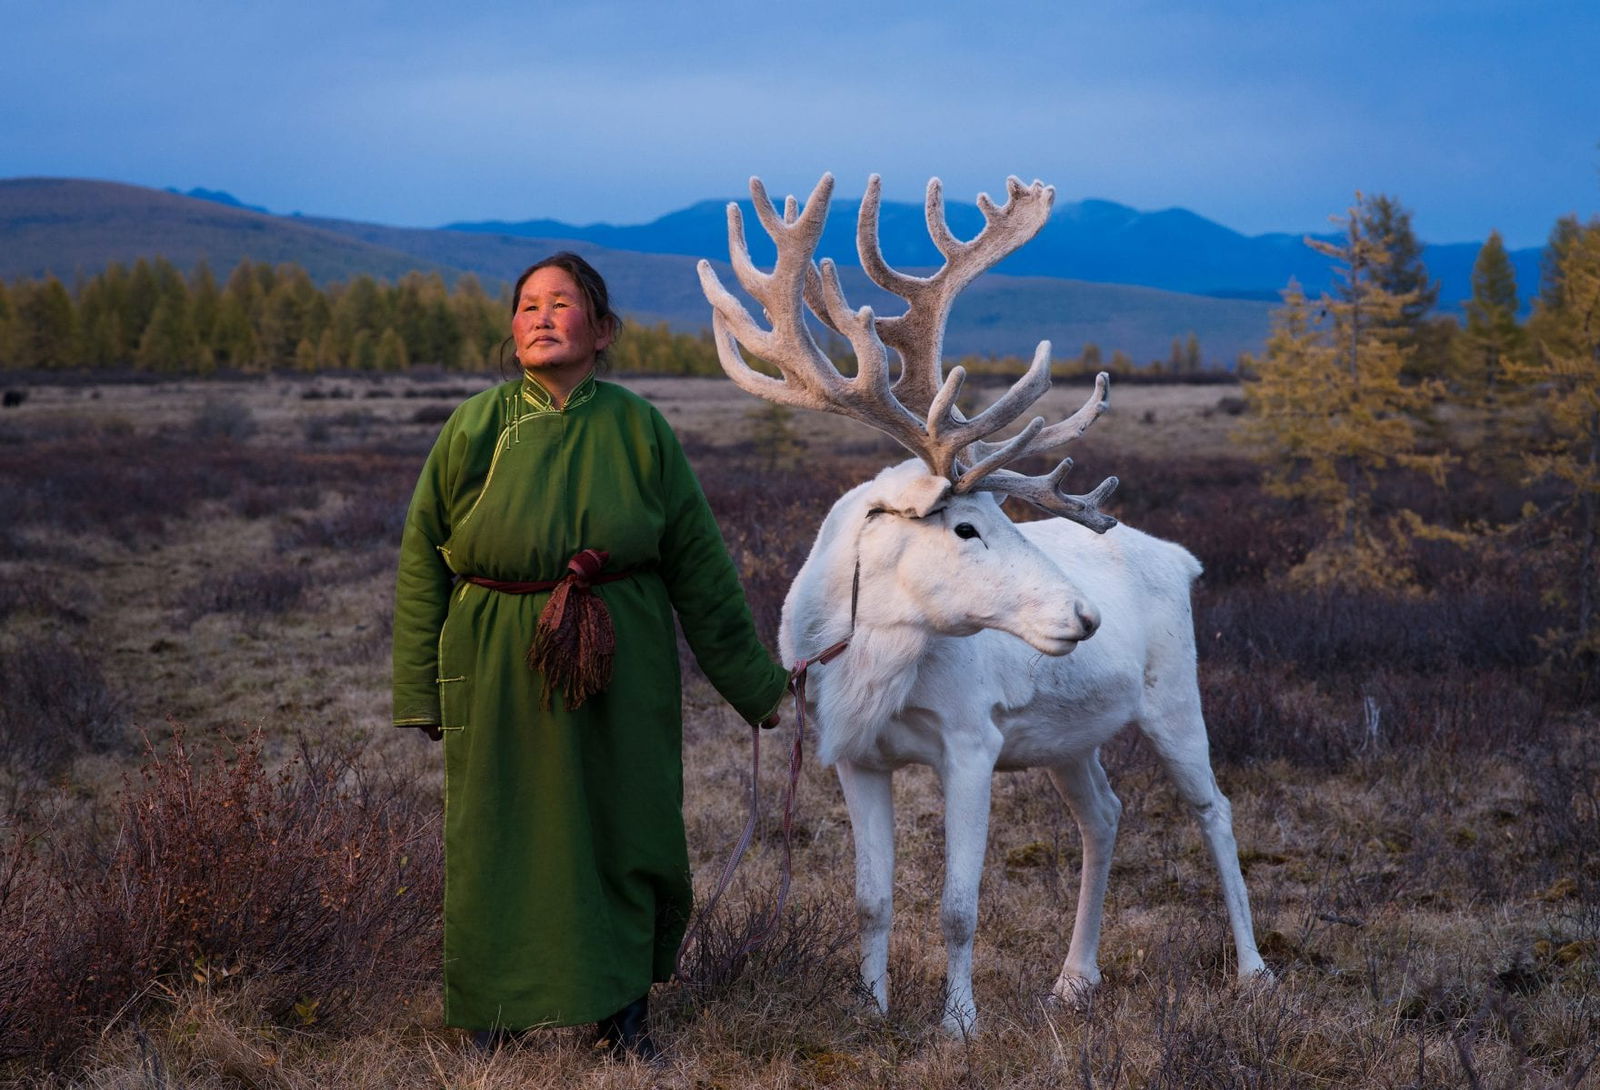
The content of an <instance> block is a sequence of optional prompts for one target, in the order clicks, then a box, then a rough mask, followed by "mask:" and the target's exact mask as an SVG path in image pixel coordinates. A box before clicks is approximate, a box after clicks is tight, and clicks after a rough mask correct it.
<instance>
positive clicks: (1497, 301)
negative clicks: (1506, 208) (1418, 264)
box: [1456, 231, 1525, 417]
mask: <svg viewBox="0 0 1600 1090" xmlns="http://www.w3.org/2000/svg"><path fill="white" fill-rule="evenodd" d="M1465 309H1466V312H1467V328H1466V329H1465V330H1464V331H1463V333H1462V335H1461V337H1460V339H1459V340H1458V341H1457V345H1456V358H1457V363H1458V367H1457V378H1458V380H1459V382H1460V385H1461V386H1462V388H1463V390H1464V392H1465V394H1466V397H1465V401H1466V403H1467V404H1469V405H1478V406H1482V407H1485V408H1487V409H1489V410H1490V411H1491V417H1492V416H1493V408H1494V405H1495V402H1496V400H1497V398H1498V395H1499V392H1500V387H1501V386H1502V384H1503V383H1504V378H1505V366H1506V361H1508V360H1510V359H1511V358H1513V357H1515V356H1517V355H1518V354H1519V353H1521V352H1522V350H1523V347H1524V343H1525V342H1524V338H1523V334H1522V327H1521V326H1520V325H1518V324H1517V276H1516V271H1515V270H1514V269H1512V267H1511V258H1510V256H1509V255H1507V253H1506V247H1505V242H1504V241H1503V240H1502V239H1501V237H1500V232H1499V231H1490V232H1489V238H1488V241H1486V242H1485V243H1484V244H1483V248H1482V249H1481V250H1479V251H1478V259H1477V261H1475V262H1473V265H1472V298H1471V299H1469V300H1467V303H1466V308H1465Z"/></svg>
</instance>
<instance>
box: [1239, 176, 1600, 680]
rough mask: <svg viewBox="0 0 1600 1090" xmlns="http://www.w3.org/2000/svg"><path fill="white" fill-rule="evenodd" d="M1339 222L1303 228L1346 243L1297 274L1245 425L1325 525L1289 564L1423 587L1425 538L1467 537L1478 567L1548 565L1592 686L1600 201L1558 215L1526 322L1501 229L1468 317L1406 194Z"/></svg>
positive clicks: (1483, 572)
mask: <svg viewBox="0 0 1600 1090" xmlns="http://www.w3.org/2000/svg"><path fill="white" fill-rule="evenodd" d="M1341 222H1342V224H1343V233H1342V237H1341V238H1340V239H1339V240H1338V241H1336V242H1325V241H1320V240H1317V239H1307V240H1306V241H1307V244H1308V245H1311V246H1313V247H1314V248H1316V249H1317V250H1319V251H1321V252H1322V253H1324V254H1326V255H1328V256H1329V257H1330V258H1332V259H1333V260H1334V261H1335V263H1336V267H1337V271H1338V277H1339V283H1338V286H1337V287H1336V289H1335V290H1333V291H1330V292H1326V293H1324V294H1322V295H1321V296H1320V297H1319V298H1317V299H1311V298H1308V297H1307V296H1306V295H1305V293H1304V292H1303V291H1301V290H1300V288H1299V286H1298V285H1295V284H1291V285H1290V286H1289V288H1288V289H1287V290H1286V291H1285V292H1284V303H1283V306H1282V307H1281V308H1280V309H1279V310H1277V311H1276V312H1275V313H1274V317H1273V327H1272V333H1271V336H1270V338H1269V340H1268V343H1267V346H1266V349H1265V351H1264V352H1263V353H1262V354H1261V356H1260V357H1259V358H1254V359H1249V360H1247V361H1246V364H1247V366H1246V368H1245V371H1246V375H1247V379H1248V381H1247V382H1246V384H1245V387H1244V394H1245V400H1246V403H1247V406H1248V408H1249V414H1248V416H1247V417H1246V422H1245V425H1244V427H1243V429H1242V430H1241V438H1242V439H1243V440H1244V441H1245V442H1247V443H1248V444H1250V445H1251V446H1252V447H1253V449H1254V451H1255V453H1256V454H1257V455H1258V456H1259V457H1260V459H1261V462H1262V465H1263V474H1264V478H1265V484H1266V487H1267V489H1268V490H1269V491H1270V492H1272V493H1274V494H1275V495H1277V496H1279V497H1281V498H1283V499H1285V500H1287V501H1289V502H1290V503H1291V504H1293V505H1295V506H1296V507H1297V508H1298V509H1300V510H1301V511H1303V512H1304V513H1306V514H1307V515H1309V516H1311V517H1314V518H1320V520H1321V522H1322V524H1323V526H1324V527H1325V530H1324V533H1323V535H1322V536H1321V538H1320V540H1318V541H1317V542H1316V544H1315V545H1314V546H1313V547H1312V548H1311V549H1310V550H1309V552H1308V553H1307V555H1306V556H1305V558H1304V560H1303V561H1302V562H1301V563H1300V564H1299V565H1298V566H1297V567H1295V568H1294V569H1293V570H1292V571H1291V572H1290V573H1289V579H1290V581H1291V582H1297V583H1301V584H1308V585H1316V586H1335V587H1359V588H1364V589H1388V590H1392V591H1394V592H1396V593H1401V594H1414V593H1422V592H1424V590H1425V588H1422V587H1419V586H1418V584H1417V580H1416V578H1415V571H1414V563H1413V561H1414V559H1415V557H1416V555H1417V550H1418V549H1420V548H1425V547H1427V545H1428V543H1430V542H1445V543H1451V544H1454V545H1455V546H1457V547H1459V548H1461V549H1462V550H1464V554H1463V561H1464V563H1463V564H1462V566H1461V573H1462V574H1461V578H1470V577H1472V576H1473V575H1476V576H1477V577H1479V578H1489V579H1494V578H1499V579H1523V580H1526V579H1529V578H1533V579H1537V580H1538V581H1539V584H1540V585H1541V587H1542V588H1543V594H1544V599H1545V602H1546V603H1547V604H1548V605H1549V606H1550V607H1551V608H1552V610H1553V615H1554V616H1555V617H1556V618H1557V622H1556V624H1555V625H1554V626H1553V627H1552V628H1551V629H1550V630H1549V631H1548V632H1547V633H1546V634H1545V637H1544V640H1545V644H1546V649H1547V651H1548V652H1549V661H1550V662H1551V663H1552V664H1553V665H1561V666H1565V667H1568V668H1571V670H1572V675H1571V676H1575V677H1577V678H1578V679H1580V681H1581V683H1582V684H1583V685H1584V686H1585V687H1586V688H1588V689H1589V690H1592V689H1593V687H1594V686H1596V685H1597V684H1600V218H1596V219H1591V220H1590V221H1589V222H1588V223H1581V222H1580V221H1579V220H1578V218H1577V217H1576V216H1567V217H1564V218H1562V219H1561V220H1559V221H1558V222H1557V223H1556V225H1555V227H1554V229H1553V230H1552V232H1551V234H1550V239H1549V244H1548V246H1547V247H1546V249H1545V253H1544V264H1543V268H1542V270H1541V277H1540V283H1539V285H1538V286H1537V292H1536V295H1535V298H1534V300H1533V305H1532V308H1531V313H1530V314H1529V316H1528V317H1527V319H1526V320H1525V321H1524V320H1522V319H1521V318H1520V317H1519V315H1520V314H1521V312H1522V308H1521V306H1520V300H1519V296H1518V285H1517V283H1516V277H1515V275H1514V273H1513V271H1512V267H1511V262H1510V259H1509V257H1508V256H1507V254H1506V249H1505V245H1504V243H1503V241H1502V239H1501V237H1500V235H1499V233H1498V232H1492V233H1491V234H1490V235H1489V238H1488V241H1487V242H1485V244H1484V246H1483V248H1482V249H1481V251H1480V252H1479V254H1478V258H1477V261H1476V263H1475V265H1474V267H1473V273H1472V298H1471V299H1470V300H1468V301H1467V302H1466V305H1465V307H1464V311H1465V318H1466V321H1465V324H1464V325H1458V324H1457V323H1456V322H1455V321H1454V320H1453V319H1449V318H1440V317H1436V316H1433V315H1432V314H1431V313H1430V312H1431V309H1432V307H1433V305H1434V303H1435V302H1436V300H1437V295H1438V286H1437V284H1436V283H1434V282H1433V281H1432V280H1431V279H1430V278H1429V277H1428V275H1427V270H1426V268H1425V267H1424V266H1423V264H1422V261H1421V259H1420V253H1421V249H1420V247H1419V246H1418V245H1417V244H1416V240H1415V237H1414V236H1413V235H1412V233H1411V228H1410V213H1409V212H1407V211H1406V210H1405V209H1404V208H1403V207H1401V206H1400V205H1399V203H1398V202H1396V201H1394V200H1393V199H1392V198H1389V197H1382V196H1380V197H1372V198H1367V197H1363V196H1362V195H1361V194H1359V193H1358V194H1357V195H1356V203H1355V205H1354V206H1353V207H1352V208H1350V209H1349V211H1348V214H1347V216H1346V217H1345V218H1343V220H1342V221H1341ZM1407 479H1409V480H1410V481H1411V482H1412V483H1411V487H1410V488H1409V491H1406V490H1405V489H1404V488H1401V487H1400V486H1397V483H1396V482H1397V480H1398V481H1400V482H1402V484H1403V483H1404V482H1405V481H1406V480H1407ZM1430 488H1431V489H1432V490H1433V492H1432V493H1430V491H1429V489H1430ZM1441 493H1443V494H1444V495H1443V497H1441V495H1440V494H1441Z"/></svg>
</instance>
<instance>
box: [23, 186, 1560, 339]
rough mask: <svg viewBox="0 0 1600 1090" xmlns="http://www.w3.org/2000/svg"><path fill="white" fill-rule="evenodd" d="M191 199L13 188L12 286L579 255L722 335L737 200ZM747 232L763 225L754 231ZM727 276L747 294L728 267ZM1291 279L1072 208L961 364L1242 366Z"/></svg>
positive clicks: (1171, 222) (1277, 262)
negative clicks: (317, 213) (45, 277)
mask: <svg viewBox="0 0 1600 1090" xmlns="http://www.w3.org/2000/svg"><path fill="white" fill-rule="evenodd" d="M190 192H191V194H192V195H185V194H179V193H173V192H167V191H162V190H155V189H146V188H142V187H139V186H131V185H123V184H120V183H116V182H99V181H85V180H78V179H60V178H18V179H9V180H0V277H5V278H15V277H20V276H39V275H42V274H44V273H47V272H53V273H55V274H57V275H59V276H61V277H63V278H64V279H66V280H68V281H69V282H70V281H71V280H72V279H73V278H74V277H76V276H79V275H87V274H91V273H94V272H96V271H98V270H99V269H101V268H103V267H104V266H105V265H106V264H107V263H108V262H111V261H121V262H125V263H126V262H132V261H134V260H137V259H138V258H140V257H155V256H164V257H166V258H168V259H169V260H171V261H172V262H174V263H175V264H177V265H179V266H180V267H184V268H188V267H191V266H193V265H194V264H195V263H196V262H198V261H200V260H201V259H204V260H206V261H209V262H210V264H211V266H212V268H213V269H214V270H215V271H217V272H218V273H219V274H225V273H226V272H227V270H229V269H230V268H232V266H233V265H234V264H236V263H237V262H238V261H239V260H240V259H241V258H243V257H249V258H251V259H253V260H257V261H268V262H274V263H276V262H282V261H293V262H297V263H299V264H301V265H304V266H305V267H306V268H307V270H308V271H309V272H310V273H311V275H312V276H313V277H314V278H315V279H317V280H318V281H319V282H324V283H326V282H330V281H337V280H346V279H349V278H350V277H353V276H356V275H359V274H362V273H366V274H370V275H372V276H376V277H380V278H384V279H389V280H393V279H397V278H398V277H400V276H402V275H404V274H405V273H407V272H410V271H412V270H421V271H423V272H429V273H438V274H439V275H441V276H443V277H445V278H446V279H447V280H453V279H454V278H456V277H457V276H460V275H461V274H463V273H468V272H470V273H472V274H474V275H476V276H477V277H478V278H479V279H480V280H482V281H483V282H484V284H485V285H486V286H487V287H488V288H489V289H490V290H491V291H493V290H499V289H500V288H501V287H502V286H503V285H504V283H505V282H506V280H508V279H509V278H510V277H512V276H514V275H515V273H516V272H517V271H519V270H520V269H522V268H524V267H525V266H527V265H528V264H529V263H531V262H532V261H534V260H537V259H538V258H539V257H542V256H544V255H546V254H548V253H549V252H550V251H551V250H552V249H557V248H562V247H566V248H571V249H575V250H578V251H579V252H581V253H584V254H586V255H587V256H589V257H590V258H591V259H592V260H594V261H595V263H596V264H597V265H598V266H600V267H601V269H602V270H603V271H604V272H605V273H606V276H607V278H608V280H609V281H610V282H611V283H612V286H613V291H614V293H615V295H616V298H617V299H618V300H619V303H620V306H621V308H622V309H623V311H624V313H626V314H628V315H629V316H630V317H633V318H636V319H638V320H641V321H645V322H649V323H655V322H667V323H668V324H670V325H671V326H673V327H674V328H677V329H683V330H697V329H701V328H704V327H705V326H706V325H707V324H708V321H709V308H708V306H707V304H706V302H705V299H704V297H703V295H702V294H701V292H700V287H699V282H698V279H697V278H696V276H695V273H694V262H695V259H696V258H697V257H700V256H703V255H723V256H726V252H727V228H726V220H725V213H724V208H725V204H724V202H721V201H703V202H700V203H698V204H695V205H693V206H691V207H689V208H686V209H682V210H680V211H678V212H674V213H672V214H670V215H667V216H663V217H661V218H660V219H659V220H656V221H655V222H654V223H650V224H642V225H636V226H631V227H613V226H608V225H604V224H598V225H590V226H587V227H577V226H573V225H570V224H564V223H561V222H559V221H555V220H529V221H525V222H522V223H515V224H458V225H454V226H452V227H450V228H439V229H429V228H402V227H387V226H383V225H380V224H369V223H357V222H352V221H348V220H335V219H326V218H318V217H311V216H299V215H294V216H280V215H273V214H270V213H266V212H262V211H259V210H256V209H254V208H252V207H250V206H248V205H245V204H244V203H243V202H242V201H240V200H238V199H237V198H236V197H233V196H232V195H231V194H226V193H220V192H216V191H210V190H191V191H190ZM747 207H748V206H747ZM857 207H858V203H857V202H854V201H846V200H840V201H838V202H836V205H835V208H834V210H833V213H832V215H831V216H830V218H829V225H828V229H827V231H826V232H825V234H824V238H823V243H822V246H821V248H820V249H821V251H822V252H823V253H824V254H827V255H831V256H833V257H834V258H835V259H836V260H838V261H840V263H841V266H842V272H843V274H844V281H845V284H846V288H847V291H848V292H849V294H850V298H851V301H852V302H853V303H856V304H857V305H859V304H861V303H870V304H871V305H873V306H874V307H877V308H879V309H880V310H882V311H883V312H884V313H896V312H897V311H898V309H899V306H900V304H899V303H898V301H897V300H894V299H892V298H890V297H888V296H886V295H885V293H883V292H881V291H880V290H879V289H878V288H876V287H875V286H874V285H872V284H870V283H869V282H868V281H867V280H866V279H865V277H864V276H863V275H862V274H861V273H860V271H859V270H858V269H855V268H850V267H845V262H846V261H847V260H849V261H852V262H853V259H854V254H855V241H854V222H855V214H856V210H857ZM948 214H949V218H950V221H951V226H952V229H953V230H955V232H956V233H957V234H958V235H968V236H970V235H971V234H972V233H974V232H976V231H977V230H978V227H979V226H980V225H981V222H982V219H981V214H980V213H979V212H978V210H977V208H976V207H975V206H973V205H970V204H962V203H958V202H952V203H950V204H949V205H948ZM747 221H748V222H749V223H750V224H751V225H754V224H755V220H754V216H753V215H750V216H747ZM881 226H882V237H883V249H884V252H885V255H886V256H887V257H888V259H889V261H890V262H891V263H892V264H895V265H897V266H901V267H904V268H907V269H917V268H919V267H920V268H926V267H928V266H931V265H934V264H935V263H936V262H937V260H938V257H937V254H936V253H935V252H934V250H933V247H932V243H931V242H930V241H929V240H928V236H927V228H926V225H925V224H924V222H923V211H922V208H921V206H920V205H915V204H910V203H903V202H886V203H885V206H884V209H883V215H882V217H881ZM751 247H752V250H753V251H754V253H755V256H756V259H757V261H767V260H770V243H769V242H768V240H767V239H766V236H765V234H764V233H762V232H761V231H760V229H759V227H756V228H755V230H754V234H753V237H752V238H751ZM1477 249H1478V247H1477V244H1475V243H1463V244H1458V245H1454V246H1438V247H1431V248H1429V250H1428V251H1427V254H1426V260H1427V262H1428V267H1429V271H1430V272H1431V273H1432V274H1433V275H1434V276H1435V277H1437V278H1439V279H1440V280H1441V281H1442V282H1443V290H1442V291H1441V293H1440V299H1441V301H1442V302H1443V303H1449V302H1450V301H1452V300H1459V299H1462V298H1465V297H1466V296H1467V295H1468V294H1470V286H1469V285H1470V269H1471V263H1472V260H1473V259H1474V258H1475V257H1476V255H1477ZM1538 257H1539V251H1538V250H1522V251H1517V252H1516V253H1515V254H1514V255H1513V258H1514V261H1515V263H1516V267H1517V273H1518V283H1519V285H1520V286H1521V290H1522V295H1523V297H1524V299H1527V298H1528V297H1529V296H1530V295H1531V293H1532V290H1533V288H1534V287H1535V286H1536V284H1537V282H1538ZM717 267H718V269H719V271H721V272H722V273H723V277H724V280H725V281H726V282H729V283H731V282H732V277H731V275H729V274H728V273H727V266H726V264H725V263H724V262H718V263H717ZM1069 276H1070V277H1072V279H1066V278H1065V277H1069ZM1290 276H1296V277H1298V278H1299V279H1300V280H1301V282H1302V284H1304V285H1305V286H1306V287H1307V289H1308V290H1311V291H1316V290H1319V288H1320V287H1321V286H1322V285H1324V284H1325V283H1326V281H1327V276H1328V267H1327V264H1326V262H1325V260H1324V259H1322V258H1320V257H1319V256H1318V255H1316V254H1315V253H1314V252H1312V251H1311V250H1310V249H1309V248H1307V247H1306V246H1305V245H1304V244H1303V243H1302V242H1301V240H1300V239H1299V238H1298V237H1295V236H1290V235H1262V236H1256V237H1254V238H1247V237H1246V236H1243V235H1240V234H1238V233H1237V232H1234V231H1230V230H1228V229H1227V228H1225V227H1222V226H1220V225H1218V224H1215V223H1212V222H1211V221H1209V220H1206V219H1204V218H1203V217H1200V216H1197V215H1195V214H1193V213H1191V212H1185V211H1183V210H1181V209H1173V210H1169V211H1166V212H1156V213H1142V212H1137V211H1135V210H1133V209H1130V208H1127V207H1125V206H1123V205H1119V204H1115V203H1113V202H1110V201H1081V202H1078V203H1075V204H1066V205H1061V206H1058V207H1057V209H1056V212H1055V214H1054V216H1053V217H1052V218H1051V221H1050V222H1049V224H1047V225H1046V227H1045V228H1044V230H1043V231H1041V232H1040V235H1039V237H1038V238H1037V239H1035V240H1034V241H1033V242H1032V243H1030V244H1029V245H1028V246H1026V247H1024V248H1023V249H1022V250H1021V251H1019V252H1018V253H1017V254H1014V255H1013V256H1012V257H1010V258H1009V259H1007V260H1006V261H1005V262H1004V263H1003V264H1002V265H1001V266H1000V270H999V271H998V272H996V273H992V274H990V275H988V276H985V277H982V278H980V280H979V281H978V282H977V283H975V284H974V285H973V286H972V287H971V288H969V289H968V290H967V292H966V293H965V294H964V295H963V296H962V298H961V301H960V302H959V303H958V304H957V307H956V310H955V313H954V314H953V315H952V318H951V323H950V327H949V330H948V334H947V337H946V341H945V345H946V350H947V351H948V352H949V353H951V354H953V355H965V354H981V355H1006V354H1019V355H1026V354H1028V353H1030V352H1031V351H1032V348H1033V345H1034V343H1035V342H1037V341H1039V340H1041V339H1049V340H1051V341H1052V342H1053V343H1054V345H1055V346H1056V350H1057V353H1058V355H1070V354H1074V353H1076V352H1077V351H1078V350H1079V349H1081V348H1082V346H1083V345H1084V344H1085V343H1086V342H1094V343H1096V344H1098V345H1100V346H1101V348H1102V349H1103V350H1104V351H1106V352H1107V353H1110V352H1111V351H1112V350H1114V349H1122V350H1123V351H1125V352H1128V353H1129V354H1130V355H1131V356H1133V358H1134V359H1136V360H1139V361H1141V362H1144V361H1148V360H1150V359H1154V358H1165V357H1166V355H1167V352H1168V350H1169V347H1170V345H1171V342H1172V340H1173V338H1175V337H1178V338H1182V337H1187V336H1188V334H1189V333H1191V332H1193V333H1194V334H1195V335H1196V336H1197V337H1198V338H1199V340H1200V344H1201V347H1202V350H1203V351H1204V354H1205V357H1206V359H1207V360H1208V361H1209V362H1211V363H1213V364H1225V363H1230V362H1231V361H1232V360H1233V359H1234V358H1236V356H1237V355H1238V354H1239V353H1240V352H1241V351H1255V350H1258V349H1259V348H1260V346H1261V345H1262V343H1263V342H1264V341H1265V339H1266V333H1267V327H1268V316H1269V314H1270V311H1271V309H1272V307H1273V306H1274V305H1275V304H1276V302H1277V299H1278V291H1279V289H1281V288H1282V286H1283V285H1284V284H1285V283H1287V281H1288V279H1289V277H1290Z"/></svg>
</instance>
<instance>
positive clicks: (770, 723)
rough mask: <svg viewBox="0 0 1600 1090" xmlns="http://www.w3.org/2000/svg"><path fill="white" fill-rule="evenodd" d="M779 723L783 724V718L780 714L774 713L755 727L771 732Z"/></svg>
mask: <svg viewBox="0 0 1600 1090" xmlns="http://www.w3.org/2000/svg"><path fill="white" fill-rule="evenodd" d="M781 722H783V716H782V715H781V714H780V713H778V712H776V711H774V712H773V713H772V714H771V715H769V716H767V717H766V718H765V719H763V720H762V721H761V722H760V723H757V724H756V725H757V726H758V727H760V728H761V729H762V730H771V729H772V728H773V727H775V726H777V725H778V724H779V723H781Z"/></svg>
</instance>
